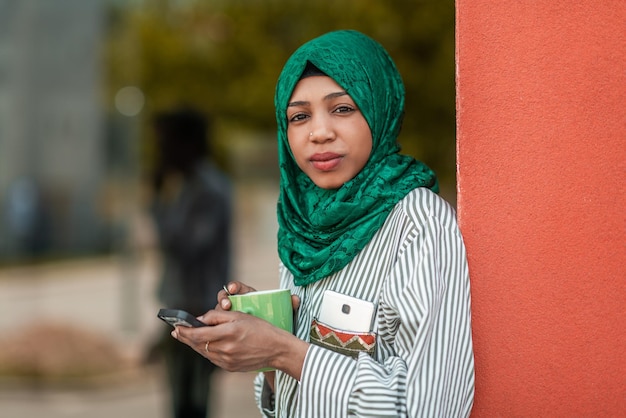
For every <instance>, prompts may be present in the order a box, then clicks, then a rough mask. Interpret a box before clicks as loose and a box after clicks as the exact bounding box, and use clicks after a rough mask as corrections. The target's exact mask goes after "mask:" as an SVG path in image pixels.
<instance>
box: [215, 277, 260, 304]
mask: <svg viewBox="0 0 626 418" xmlns="http://www.w3.org/2000/svg"><path fill="white" fill-rule="evenodd" d="M250 292H256V289H255V288H253V287H250V286H247V285H245V284H243V283H241V282H230V283H228V284H227V285H226V289H224V290H220V291H219V292H218V293H217V306H216V307H215V309H216V310H224V311H228V310H229V309H230V308H231V306H232V305H231V303H230V299H228V296H229V294H230V295H243V294H245V293H250Z"/></svg>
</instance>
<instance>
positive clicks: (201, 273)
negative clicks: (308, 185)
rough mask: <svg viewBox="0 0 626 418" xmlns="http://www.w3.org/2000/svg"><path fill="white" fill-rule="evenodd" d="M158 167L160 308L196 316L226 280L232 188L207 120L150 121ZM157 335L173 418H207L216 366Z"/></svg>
mask: <svg viewBox="0 0 626 418" xmlns="http://www.w3.org/2000/svg"><path fill="white" fill-rule="evenodd" d="M152 123H153V128H154V133H155V139H156V146H157V147H156V148H157V163H156V167H155V170H154V173H153V177H152V185H153V191H154V195H153V199H152V202H151V213H152V217H153V220H154V223H155V226H156V231H157V236H158V242H159V249H160V252H161V257H162V272H161V278H160V283H159V288H158V298H159V300H160V301H161V302H162V303H163V304H164V305H165V306H164V307H167V308H175V309H183V310H186V311H187V312H189V313H191V314H192V315H201V314H202V313H204V312H206V311H207V310H208V309H210V308H212V307H214V306H215V300H216V295H217V293H218V291H219V290H220V289H222V287H223V286H224V284H225V283H227V281H228V279H229V275H230V258H231V247H230V233H231V222H232V220H231V214H232V207H231V205H232V202H231V201H232V189H231V188H232V186H231V182H230V179H229V178H228V176H227V175H226V174H225V173H223V172H222V171H221V170H219V169H218V167H217V166H216V164H215V163H214V161H213V158H212V153H211V139H212V136H211V134H210V132H211V128H212V120H211V119H210V118H209V117H208V116H207V115H204V114H202V113H200V112H199V111H197V110H194V109H191V108H178V109H174V110H171V111H165V112H161V113H158V114H156V115H155V117H154V119H153V121H152ZM169 332H170V329H169V328H166V329H164V332H163V336H162V339H161V341H160V344H159V348H160V352H161V354H162V355H163V357H164V360H165V365H166V369H167V374H168V383H169V388H170V394H171V403H172V416H173V417H175V418H196V417H197V418H205V417H207V416H210V414H211V405H210V382H211V378H212V375H213V373H214V372H215V370H216V369H217V367H216V366H215V365H214V364H213V363H211V362H210V361H209V360H207V359H206V358H204V357H202V356H200V355H198V354H196V353H194V352H193V350H192V349H190V348H189V347H187V346H185V345H183V344H179V343H177V342H176V341H175V340H172V338H168V337H169Z"/></svg>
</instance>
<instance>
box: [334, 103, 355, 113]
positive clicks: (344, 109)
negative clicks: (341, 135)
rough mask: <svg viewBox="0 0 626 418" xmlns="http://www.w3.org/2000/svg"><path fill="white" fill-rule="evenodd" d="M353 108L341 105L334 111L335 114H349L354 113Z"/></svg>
mask: <svg viewBox="0 0 626 418" xmlns="http://www.w3.org/2000/svg"><path fill="white" fill-rule="evenodd" d="M354 110H355V109H354V107H352V106H347V105H342V106H337V107H336V108H335V110H334V112H335V113H350V112H354Z"/></svg>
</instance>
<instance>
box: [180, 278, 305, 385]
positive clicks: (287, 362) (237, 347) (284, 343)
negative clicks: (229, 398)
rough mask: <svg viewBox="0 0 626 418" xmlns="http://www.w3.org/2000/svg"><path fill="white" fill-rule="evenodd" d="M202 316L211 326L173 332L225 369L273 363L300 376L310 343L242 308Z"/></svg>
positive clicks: (238, 369) (236, 370) (215, 311)
mask: <svg viewBox="0 0 626 418" xmlns="http://www.w3.org/2000/svg"><path fill="white" fill-rule="evenodd" d="M233 290H235V289H234V288H233ZM228 291H229V292H230V291H231V288H230V287H229V288H228ZM199 319H200V320H201V321H202V322H204V323H205V324H207V325H208V326H206V327H200V328H187V327H180V326H179V327H176V329H175V330H174V331H172V336H173V337H174V338H177V339H178V340H179V341H181V342H183V343H185V344H187V345H188V346H190V347H191V348H193V349H194V350H195V351H196V352H198V353H199V354H201V355H202V356H204V357H206V358H208V359H209V360H211V361H212V362H213V363H214V364H216V365H217V366H219V367H221V368H223V369H225V370H228V371H233V372H244V371H253V370H258V369H262V368H266V367H271V368H275V369H279V370H282V371H284V372H285V373H287V374H289V375H290V376H292V377H294V378H295V379H298V380H299V379H300V375H301V373H302V365H303V364H304V358H305V356H306V352H307V350H308V346H309V345H308V343H306V342H304V341H302V340H300V339H298V338H297V337H295V336H294V335H292V334H290V333H289V332H287V331H284V330H282V329H280V328H278V327H275V326H273V325H272V324H270V323H269V322H267V321H264V320H262V319H259V318H256V317H254V316H252V315H248V314H245V313H242V312H229V311H225V310H212V311H209V312H207V313H206V314H204V315H203V316H201V317H199Z"/></svg>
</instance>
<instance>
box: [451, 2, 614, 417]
mask: <svg viewBox="0 0 626 418" xmlns="http://www.w3.org/2000/svg"><path fill="white" fill-rule="evenodd" d="M456 3H457V22H456V23H457V27H456V30H457V111H458V113H457V132H458V148H457V157H458V161H457V163H458V214H459V220H460V224H461V228H462V230H463V234H464V237H465V240H466V244H467V249H468V258H469V263H470V271H471V279H472V304H473V327H474V343H475V351H476V398H475V405H474V410H473V416H477V417H478V416H480V417H497V416H503V417H505V416H506V417H511V416H516V417H522V416H527V417H536V416H551V417H556V416H563V417H565V416H578V417H581V416H588V417H591V416H593V417H598V416H607V417H608V416H611V417H614V416H626V344H625V337H624V336H625V334H626V332H625V331H624V329H626V321H625V319H626V315H625V312H626V251H625V247H626V245H625V244H626V239H625V237H626V234H625V233H626V221H625V216H624V213H625V212H626V211H625V207H626V199H625V194H624V179H625V177H626V176H625V174H626V30H625V28H626V2H624V1H622V0H604V1H597V0H579V1H566V0H552V1H542V0H536V1H518V0H504V1H499V2H494V1H487V0H471V1H470V0H457V2H456Z"/></svg>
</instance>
